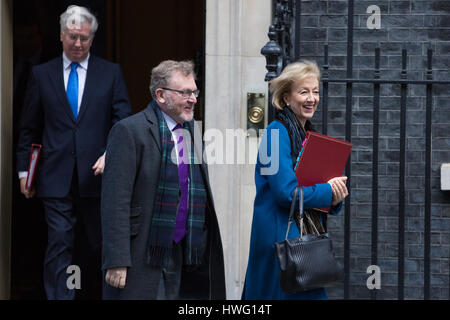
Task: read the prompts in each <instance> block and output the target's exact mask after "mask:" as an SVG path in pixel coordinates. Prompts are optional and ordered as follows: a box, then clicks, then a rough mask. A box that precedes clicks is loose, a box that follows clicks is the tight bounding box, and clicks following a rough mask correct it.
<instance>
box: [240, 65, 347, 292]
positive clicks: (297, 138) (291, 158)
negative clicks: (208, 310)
mask: <svg viewBox="0 0 450 320" xmlns="http://www.w3.org/2000/svg"><path fill="white" fill-rule="evenodd" d="M319 81H320V71H319V68H318V67H317V64H316V63H314V62H309V61H304V62H295V63H292V64H290V65H289V66H287V67H286V68H285V69H284V70H283V72H282V73H281V75H280V76H279V77H277V78H275V79H273V80H272V81H271V82H270V91H271V93H272V95H273V101H272V103H273V105H274V106H275V108H276V109H277V114H276V117H275V121H273V122H272V123H271V124H270V125H269V126H268V127H267V129H266V132H265V135H264V137H263V140H262V143H261V145H260V148H259V151H258V160H257V163H256V169H255V183H256V197H255V202H254V211H253V222H252V231H251V238H250V254H249V260H248V266H247V274H246V280H245V285H244V291H243V293H242V298H243V299H245V300H253V299H258V300H262V299H271V300H281V299H287V300H293V299H327V294H326V292H325V289H324V288H319V289H314V290H309V291H304V292H300V293H296V294H289V293H285V292H284V291H282V290H281V287H280V278H279V277H280V271H279V266H278V262H277V260H276V257H275V253H274V245H273V244H274V242H275V241H281V240H284V238H285V233H286V230H287V223H288V217H289V208H290V205H291V202H292V196H293V192H294V189H295V188H296V187H297V186H298V183H297V178H296V176H295V172H294V167H295V164H296V161H297V158H298V154H299V152H300V151H301V147H302V142H303V140H304V138H305V135H306V131H308V130H312V125H311V122H310V119H311V118H312V116H313V115H314V112H315V111H316V109H317V105H318V103H319V99H320V98H319ZM317 161H320V159H317ZM346 179H347V178H346V177H336V178H333V179H331V180H330V181H328V182H327V183H322V184H316V185H314V186H310V187H304V188H303V190H304V208H305V209H308V208H325V207H330V206H331V208H332V209H331V211H330V214H333V215H335V214H337V213H338V212H339V211H340V209H341V207H342V203H341V202H342V200H343V199H344V198H345V197H346V196H347V195H348V191H347V187H346V184H345V183H346ZM298 236H299V231H298V229H297V228H295V227H294V228H291V229H290V233H289V238H293V237H298Z"/></svg>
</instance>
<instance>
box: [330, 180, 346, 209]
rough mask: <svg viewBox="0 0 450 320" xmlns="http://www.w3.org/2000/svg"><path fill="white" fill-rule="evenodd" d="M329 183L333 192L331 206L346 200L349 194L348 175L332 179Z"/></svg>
mask: <svg viewBox="0 0 450 320" xmlns="http://www.w3.org/2000/svg"><path fill="white" fill-rule="evenodd" d="M328 183H329V184H330V186H331V191H332V193H333V199H332V202H331V206H335V205H337V204H338V203H339V202H341V201H342V200H344V198H345V197H346V196H348V190H347V186H346V183H347V177H336V178H333V179H330V180H329V181H328Z"/></svg>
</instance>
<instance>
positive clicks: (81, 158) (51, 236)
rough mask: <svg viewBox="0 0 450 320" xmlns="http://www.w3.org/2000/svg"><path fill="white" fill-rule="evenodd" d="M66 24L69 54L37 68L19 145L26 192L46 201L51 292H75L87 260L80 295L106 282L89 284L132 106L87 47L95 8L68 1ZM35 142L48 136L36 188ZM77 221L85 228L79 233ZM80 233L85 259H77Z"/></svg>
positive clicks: (66, 295)
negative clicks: (107, 185) (113, 138)
mask: <svg viewBox="0 0 450 320" xmlns="http://www.w3.org/2000/svg"><path fill="white" fill-rule="evenodd" d="M60 24H61V42H62V47H63V54H62V56H61V57H59V58H56V59H54V60H51V61H49V62H47V63H45V64H42V65H40V66H37V67H35V68H33V71H32V73H31V77H30V81H29V85H28V89H27V95H26V98H25V104H24V111H23V115H22V121H21V128H20V137H19V142H18V152H17V164H18V165H17V167H18V170H19V178H20V185H21V192H22V193H23V194H24V195H25V197H26V198H30V197H33V196H34V195H35V194H37V196H38V197H40V198H42V200H43V204H44V208H45V217H46V221H47V225H48V245H47V250H46V254H45V260H44V287H45V291H46V294H47V298H48V299H50V300H53V299H64V300H69V299H74V297H75V290H74V288H73V286H71V285H69V284H70V283H69V282H70V281H67V280H68V277H69V276H71V273H70V272H69V271H70V270H69V266H71V265H72V264H79V267H80V268H81V274H80V276H81V284H82V285H81V290H82V291H81V292H80V293H81V295H82V296H83V297H100V296H101V294H100V290H101V285H98V286H97V287H98V292H92V291H90V288H89V286H90V285H95V284H96V283H100V284H101V279H100V276H101V272H100V260H101V257H100V251H101V250H100V249H101V228H100V192H101V174H102V173H103V168H104V162H105V160H104V158H105V156H104V152H105V149H106V141H107V137H108V133H109V130H110V129H111V127H112V126H113V124H114V123H116V122H117V121H119V120H121V119H123V118H125V117H127V116H129V115H130V114H131V106H130V102H129V99H128V93H127V89H126V86H125V82H124V80H123V77H122V72H121V70H120V67H119V66H118V65H116V64H112V63H110V62H107V61H105V60H103V59H100V58H97V57H95V56H93V55H90V53H89V51H90V48H91V45H92V41H93V39H94V35H95V32H96V31H97V27H98V22H97V19H96V18H95V16H94V15H92V14H91V13H90V12H89V11H88V10H87V9H86V8H83V7H78V6H69V7H68V8H67V10H66V11H65V12H64V13H63V14H62V15H61V19H60ZM32 144H42V152H41V154H40V159H39V167H38V170H37V176H36V183H35V185H36V188H35V189H34V188H33V189H30V190H28V189H27V188H26V180H27V168H28V161H29V157H30V149H31V145H32ZM76 224H77V226H78V227H80V230H81V233H76V236H75V225H76ZM77 230H78V229H77ZM75 239H76V240H77V246H75V247H77V248H81V249H80V252H81V254H80V259H83V260H81V261H74V260H73V252H74V243H75V242H74V240H75ZM92 275H94V276H93V277H94V278H91V276H92ZM95 277H97V279H98V280H97V279H96V278H95ZM68 283H69V284H68ZM75 288H76V289H78V288H77V287H75ZM96 289H97V288H95V287H94V290H96ZM86 291H87V292H86Z"/></svg>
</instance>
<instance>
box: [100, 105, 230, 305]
mask: <svg viewBox="0 0 450 320" xmlns="http://www.w3.org/2000/svg"><path fill="white" fill-rule="evenodd" d="M189 127H190V131H191V135H192V137H193V139H195V137H194V135H193V127H194V122H193V121H192V122H191V123H189ZM200 138H201V137H200ZM199 145H200V146H202V145H203V143H201V144H199ZM202 148H203V147H202ZM202 151H203V150H196V152H197V155H198V156H199V159H202V158H201V155H203V152H202ZM161 156H162V154H161V142H160V134H159V125H158V120H157V117H156V114H155V112H154V111H153V109H152V106H151V104H149V105H148V106H147V108H146V109H145V110H143V111H141V112H139V113H137V114H135V115H133V116H131V117H128V118H126V119H124V120H122V121H119V122H118V123H117V124H116V125H115V126H114V127H113V128H112V129H111V132H110V135H109V137H108V144H107V153H106V165H105V171H104V173H103V181H102V185H103V187H102V205H101V213H102V235H103V253H102V254H103V261H102V269H103V271H104V272H103V274H104V275H105V272H106V270H107V269H109V268H114V267H128V270H127V279H126V286H125V288H124V289H118V288H114V287H111V286H109V285H107V284H106V283H105V280H104V279H103V282H104V289H103V298H104V299H155V298H156V294H157V289H158V284H159V280H160V276H161V269H160V268H155V267H150V266H149V265H148V264H147V263H146V249H147V241H148V237H149V232H150V225H151V221H152V214H153V203H154V199H155V194H156V188H157V185H158V179H159V170H160V165H161ZM201 171H202V174H203V178H204V181H205V186H206V187H207V192H208V203H207V217H206V223H207V227H208V246H207V249H206V259H207V264H206V265H205V266H204V267H200V268H199V269H198V270H196V271H193V272H192V271H191V272H190V276H189V278H190V279H191V283H187V285H186V286H185V287H182V292H184V296H187V297H189V298H198V299H214V300H215V299H225V298H226V295H225V272H224V259H223V250H222V242H221V237H220V232H219V226H218V222H217V216H216V212H215V209H214V202H213V198H212V192H211V187H210V184H209V178H208V169H207V165H206V164H205V163H202V165H201Z"/></svg>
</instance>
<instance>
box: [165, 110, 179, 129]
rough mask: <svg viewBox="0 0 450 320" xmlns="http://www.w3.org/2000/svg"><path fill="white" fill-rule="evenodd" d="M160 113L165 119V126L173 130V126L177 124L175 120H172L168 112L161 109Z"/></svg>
mask: <svg viewBox="0 0 450 320" xmlns="http://www.w3.org/2000/svg"><path fill="white" fill-rule="evenodd" d="M161 113H162V115H163V117H164V119H165V120H166V123H167V127H169V129H170V131H173V129H174V128H175V126H176V125H177V124H178V123H177V122H176V121H175V120H173V119H172V118H171V117H170V116H169V115H168V114H166V113H165V112H164V111H162V110H161Z"/></svg>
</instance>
